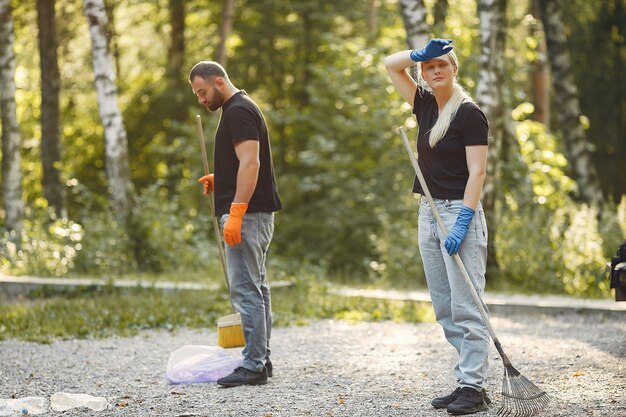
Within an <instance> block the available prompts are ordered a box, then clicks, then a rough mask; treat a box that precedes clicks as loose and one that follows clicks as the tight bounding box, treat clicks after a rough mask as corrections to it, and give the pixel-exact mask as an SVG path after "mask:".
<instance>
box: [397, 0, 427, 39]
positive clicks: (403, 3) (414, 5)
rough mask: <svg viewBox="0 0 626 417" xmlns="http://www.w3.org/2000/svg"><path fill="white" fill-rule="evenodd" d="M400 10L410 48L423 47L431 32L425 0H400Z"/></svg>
mask: <svg viewBox="0 0 626 417" xmlns="http://www.w3.org/2000/svg"><path fill="white" fill-rule="evenodd" d="M400 11H401V12H402V20H403V22H404V29H405V30H406V41H407V43H408V44H409V48H410V49H417V48H423V47H424V45H426V42H428V37H429V34H430V27H429V25H428V23H427V22H426V14H427V11H426V6H425V5H424V0H400Z"/></svg>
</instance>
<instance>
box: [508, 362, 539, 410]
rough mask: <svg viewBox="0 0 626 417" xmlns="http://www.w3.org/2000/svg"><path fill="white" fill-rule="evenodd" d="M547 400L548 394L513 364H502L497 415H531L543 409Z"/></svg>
mask: <svg viewBox="0 0 626 417" xmlns="http://www.w3.org/2000/svg"><path fill="white" fill-rule="evenodd" d="M549 401H550V396H549V395H548V394H546V393H545V391H543V390H542V389H540V388H539V387H537V386H536V385H535V384H533V383H532V382H531V381H530V380H529V379H528V378H526V377H525V376H524V375H522V374H520V373H519V371H518V370H517V369H515V368H514V367H513V365H510V364H509V365H505V366H504V379H503V380H502V406H501V407H500V409H499V410H498V416H499V417H531V416H533V415H535V414H537V413H539V412H540V411H541V410H543V409H544V408H545V407H546V406H547V405H548V402H549Z"/></svg>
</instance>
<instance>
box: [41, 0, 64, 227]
mask: <svg viewBox="0 0 626 417" xmlns="http://www.w3.org/2000/svg"><path fill="white" fill-rule="evenodd" d="M55 3H56V1H55V0H37V25H38V27H39V57H40V67H41V163H42V165H43V194H44V197H45V198H46V200H48V206H49V207H52V208H53V209H54V213H55V215H56V216H57V218H59V217H67V212H66V209H65V189H64V187H63V184H62V183H61V180H60V175H59V164H60V162H61V152H60V147H59V136H60V129H59V90H60V84H61V77H60V75H59V64H58V61H57V47H58V45H57V37H56V30H55V28H56V24H55V17H56V14H55V10H54V9H55Z"/></svg>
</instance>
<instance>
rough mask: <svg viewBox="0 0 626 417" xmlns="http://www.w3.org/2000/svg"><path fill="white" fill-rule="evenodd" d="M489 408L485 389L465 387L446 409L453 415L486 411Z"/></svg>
mask: <svg viewBox="0 0 626 417" xmlns="http://www.w3.org/2000/svg"><path fill="white" fill-rule="evenodd" d="M488 408H489V407H488V406H487V402H486V401H485V394H484V393H483V391H476V390H475V389H474V388H470V387H463V388H461V389H460V391H459V395H458V397H457V399H456V400H454V401H453V402H451V403H450V404H449V405H448V407H447V408H446V410H447V411H448V413H450V414H452V415H455V416H461V415H465V414H474V413H478V412H479V411H485V410H487V409H488Z"/></svg>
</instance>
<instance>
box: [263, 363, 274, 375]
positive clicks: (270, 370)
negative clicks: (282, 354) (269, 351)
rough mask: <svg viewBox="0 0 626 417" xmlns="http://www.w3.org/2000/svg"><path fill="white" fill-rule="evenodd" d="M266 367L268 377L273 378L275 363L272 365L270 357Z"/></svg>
mask: <svg viewBox="0 0 626 417" xmlns="http://www.w3.org/2000/svg"><path fill="white" fill-rule="evenodd" d="M265 369H267V376H268V377H270V378H271V377H273V376H274V365H272V361H270V360H269V359H268V360H266V361H265Z"/></svg>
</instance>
